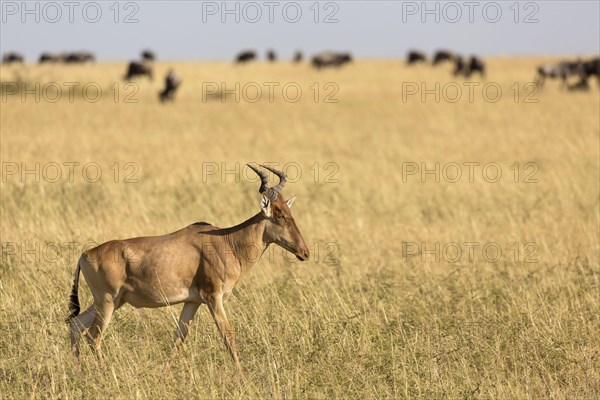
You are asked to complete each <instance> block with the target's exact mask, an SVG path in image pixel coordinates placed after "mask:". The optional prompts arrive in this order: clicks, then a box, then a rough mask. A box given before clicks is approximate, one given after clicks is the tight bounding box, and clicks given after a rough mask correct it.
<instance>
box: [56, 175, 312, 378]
mask: <svg viewBox="0 0 600 400" xmlns="http://www.w3.org/2000/svg"><path fill="white" fill-rule="evenodd" d="M248 166H249V167H250V168H252V170H254V171H255V172H256V173H257V174H258V176H259V177H260V180H261V185H260V189H259V192H260V193H261V194H262V199H261V202H260V208H261V211H260V212H259V213H258V214H256V215H254V216H253V217H251V218H250V219H248V220H247V221H244V222H242V223H241V224H239V225H236V226H234V227H231V228H225V229H221V228H217V227H215V226H213V225H210V224H207V223H204V222H200V223H195V224H192V225H190V226H188V227H186V228H183V229H181V230H179V231H176V232H173V233H170V234H168V235H164V236H154V237H139V238H133V239H127V240H113V241H110V242H106V243H104V244H101V245H100V246H98V247H95V248H93V249H91V250H88V251H86V252H84V253H83V254H82V255H81V257H80V259H79V262H78V264H77V269H76V271H75V277H74V282H73V288H72V290H71V295H70V304H69V311H71V315H69V317H68V318H67V322H69V323H70V326H71V350H72V352H73V355H74V356H75V357H77V358H79V338H80V336H81V334H82V333H83V332H84V331H86V330H87V333H86V337H87V339H88V341H89V343H90V345H91V346H92V349H93V350H94V351H95V353H96V355H97V356H98V357H99V358H101V354H100V342H101V338H102V333H103V332H104V331H105V330H106V327H107V326H108V324H109V323H110V319H111V317H112V315H113V313H114V311H115V310H116V309H118V308H119V307H121V306H122V305H123V304H125V303H129V304H131V305H132V306H134V307H136V308H139V307H164V306H168V305H172V304H178V303H184V305H183V310H182V311H181V315H180V316H179V321H178V327H177V330H176V332H175V339H174V343H173V353H175V351H176V350H177V348H178V346H179V345H180V344H181V343H182V342H183V341H184V340H185V338H186V336H187V334H188V330H189V326H190V323H191V321H192V319H193V317H194V314H195V313H196V311H197V310H198V307H200V305H201V304H203V303H204V304H207V305H208V309H209V310H210V313H211V315H212V317H213V319H214V321H215V323H216V324H217V327H218V329H219V331H220V334H221V336H222V337H223V340H224V341H225V345H226V346H227V349H228V350H229V353H230V355H231V358H232V359H233V362H234V363H235V366H236V367H237V369H238V370H239V371H240V372H241V368H240V362H239V358H238V354H237V349H236V345H235V337H234V333H233V330H232V328H231V325H229V322H228V321H227V316H226V314H225V309H224V308H223V300H225V299H226V298H227V297H228V296H229V295H230V294H231V291H232V290H233V288H234V286H235V285H236V283H237V282H238V281H239V280H240V278H241V277H242V276H243V275H245V274H246V273H247V272H248V271H249V270H250V268H251V267H252V266H253V265H254V264H255V263H256V262H257V261H258V260H259V259H260V256H261V255H262V253H263V252H264V251H265V250H266V249H267V247H268V246H269V244H271V243H275V244H277V245H279V246H281V247H283V248H284V249H286V250H287V251H289V252H291V253H293V254H294V255H295V256H296V257H297V258H298V259H299V260H300V261H304V260H307V259H308V258H309V251H308V247H307V246H306V243H305V242H304V238H303V237H302V234H301V233H300V230H299V229H298V227H297V226H296V222H295V221H294V218H293V217H292V214H291V212H290V207H291V206H292V203H293V202H294V199H295V196H294V197H292V198H291V199H289V200H287V201H286V200H283V197H282V196H281V194H280V191H281V189H282V188H283V186H284V185H285V182H286V177H285V174H284V173H283V172H281V171H278V170H275V169H272V168H269V167H266V166H262V167H264V168H266V169H268V170H270V171H271V172H273V173H274V174H275V175H277V176H278V177H279V183H278V184H277V186H275V187H272V188H269V187H267V186H268V178H267V175H266V174H265V173H264V172H262V171H261V170H259V169H258V168H255V167H253V166H251V165H248ZM80 272H83V276H84V277H85V280H86V282H87V284H88V286H89V288H90V290H91V292H92V296H93V298H94V302H93V304H92V305H91V306H90V307H88V309H87V310H85V311H84V312H83V313H82V314H79V311H80V307H79V297H78V287H79V273H80Z"/></svg>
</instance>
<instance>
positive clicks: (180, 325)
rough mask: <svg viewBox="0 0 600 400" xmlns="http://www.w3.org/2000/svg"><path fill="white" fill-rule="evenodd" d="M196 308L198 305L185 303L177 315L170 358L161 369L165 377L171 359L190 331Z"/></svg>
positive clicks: (169, 367) (167, 373)
mask: <svg viewBox="0 0 600 400" xmlns="http://www.w3.org/2000/svg"><path fill="white" fill-rule="evenodd" d="M198 307H200V304H196V303H185V304H184V305H183V309H182V310H181V314H180V315H179V321H178V322H177V330H176V331H175V335H174V338H173V347H172V349H171V358H170V360H169V361H167V363H166V364H165V365H164V367H163V373H164V374H165V375H169V371H170V369H171V361H173V359H174V358H175V356H176V355H177V350H178V349H179V347H180V346H181V344H182V343H183V342H184V341H185V338H186V337H187V335H188V333H189V331H190V325H191V323H192V319H193V318H194V315H196V311H198Z"/></svg>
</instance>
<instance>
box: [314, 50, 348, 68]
mask: <svg viewBox="0 0 600 400" xmlns="http://www.w3.org/2000/svg"><path fill="white" fill-rule="evenodd" d="M351 61H352V55H351V54H350V53H336V52H332V51H326V52H323V53H319V54H317V55H315V56H314V57H313V58H312V65H313V67H315V68H317V69H321V68H324V67H341V66H342V65H344V64H346V63H349V62H351Z"/></svg>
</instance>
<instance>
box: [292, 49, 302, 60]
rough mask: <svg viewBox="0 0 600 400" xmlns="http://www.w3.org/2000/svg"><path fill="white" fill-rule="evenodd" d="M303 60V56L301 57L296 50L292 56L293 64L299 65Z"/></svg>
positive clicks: (300, 53) (299, 52)
mask: <svg viewBox="0 0 600 400" xmlns="http://www.w3.org/2000/svg"><path fill="white" fill-rule="evenodd" d="M303 59H304V56H303V55H302V52H301V51H300V50H298V51H297V52H296V53H295V54H294V62H295V63H300V62H302V60H303Z"/></svg>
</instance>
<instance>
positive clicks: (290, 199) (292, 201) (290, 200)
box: [285, 196, 296, 208]
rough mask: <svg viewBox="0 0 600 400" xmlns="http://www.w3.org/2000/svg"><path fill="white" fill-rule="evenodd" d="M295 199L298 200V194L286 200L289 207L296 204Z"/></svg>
mask: <svg viewBox="0 0 600 400" xmlns="http://www.w3.org/2000/svg"><path fill="white" fill-rule="evenodd" d="M294 201H296V196H294V197H291V198H289V199H287V200H286V201H285V203H286V204H287V206H288V207H289V208H292V204H294Z"/></svg>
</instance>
